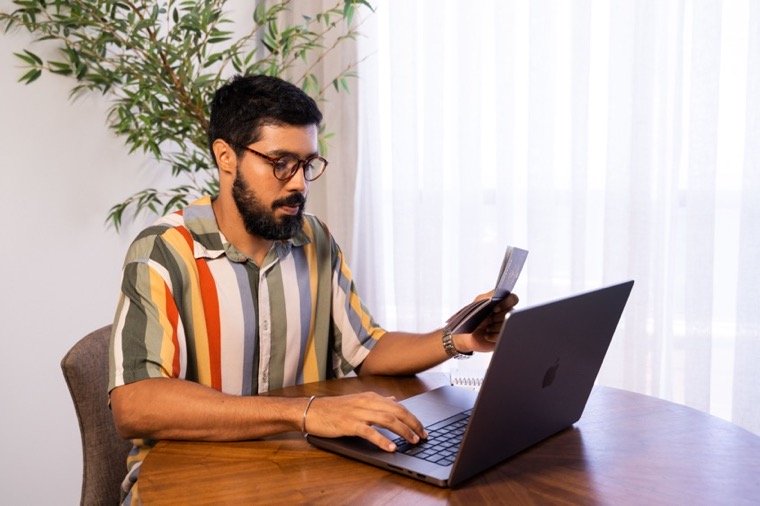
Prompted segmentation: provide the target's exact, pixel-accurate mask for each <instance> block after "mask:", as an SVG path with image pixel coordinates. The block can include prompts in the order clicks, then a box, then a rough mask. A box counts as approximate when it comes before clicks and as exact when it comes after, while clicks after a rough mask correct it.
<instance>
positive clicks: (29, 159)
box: [0, 1, 354, 504]
mask: <svg viewBox="0 0 760 506" xmlns="http://www.w3.org/2000/svg"><path fill="white" fill-rule="evenodd" d="M7 5H8V3H7V2H4V1H3V2H0V8H2V9H7V7H6V6H7ZM248 15H249V14H246V18H247V16H248ZM30 40H31V39H30V37H29V36H28V35H26V34H24V33H22V32H16V33H11V34H2V35H0V69H2V70H0V111H2V113H1V115H0V142H1V143H2V145H1V146H0V148H1V149H0V188H1V189H2V194H1V198H0V231H2V232H1V233H2V237H3V239H2V243H1V249H2V260H3V261H2V262H0V302H2V304H0V322H2V324H1V326H0V328H1V329H2V331H0V338H1V339H2V350H3V352H2V353H0V385H1V386H0V412H1V413H2V414H1V415H0V434H2V435H3V438H4V441H3V464H2V467H0V493H2V497H3V499H2V502H3V503H4V504H52V503H56V504H76V503H78V501H79V494H80V487H81V472H82V467H81V466H82V455H81V444H80V438H79V429H78V426H77V421H76V416H75V413H74V407H73V404H72V402H71V398H70V397H69V393H68V390H67V388H66V385H65V383H64V381H63V376H62V375H61V370H60V366H59V363H60V360H61V358H62V357H63V355H64V354H65V353H66V351H67V350H68V349H69V348H70V347H71V346H72V345H73V344H74V343H75V342H76V341H77V340H78V339H80V338H81V337H83V336H84V335H85V334H87V333H88V332H90V331H92V330H95V329H96V328H99V327H101V326H103V325H105V324H108V323H111V320H112V318H113V312H114V309H115V303H116V298H117V293H118V288H119V280H120V269H121V263H122V260H123V257H124V253H125V252H126V249H127V247H128V246H129V242H130V241H131V239H132V237H134V235H135V234H136V233H137V232H138V231H139V230H140V229H141V228H142V227H143V226H144V225H146V224H147V223H149V222H150V221H152V220H153V218H152V217H143V218H141V219H140V220H139V221H138V222H137V223H134V224H129V225H127V226H125V227H124V229H122V231H121V232H118V233H117V232H116V231H114V230H113V229H112V228H108V227H107V226H106V225H105V218H106V216H107V213H108V209H109V208H110V207H111V205H113V204H114V203H116V202H118V201H120V200H122V199H123V198H125V197H126V196H129V195H131V194H132V193H134V192H136V191H138V190H141V189H143V188H145V187H148V186H162V180H161V177H160V174H158V173H157V171H155V170H153V163H152V162H151V160H150V159H149V158H148V157H146V156H143V155H139V154H135V155H131V156H130V155H128V154H127V149H126V148H125V147H124V144H123V142H122V141H121V140H120V139H118V138H116V136H115V135H113V134H112V133H111V132H110V131H109V130H108V128H107V126H106V122H105V117H106V111H107V102H106V101H105V99H103V98H102V97H99V96H95V95H88V96H87V97H86V98H80V99H78V100H77V101H76V102H73V103H72V102H71V101H70V100H69V99H68V93H69V89H70V87H71V84H72V81H70V80H68V79H66V78H63V77H59V76H54V75H50V74H45V75H43V76H42V78H40V79H39V80H38V81H37V82H35V83H33V84H32V85H28V86H26V85H22V84H19V83H17V79H18V77H19V76H20V75H21V69H20V68H19V66H18V62H17V59H16V58H15V57H14V56H13V53H14V52H20V51H21V50H22V49H23V48H25V47H28V44H29V41H30ZM334 108H335V106H334ZM325 113H326V117H327V119H328V121H332V125H333V126H332V127H331V131H333V132H336V138H340V130H341V127H342V126H343V123H344V122H345V120H344V119H343V118H341V117H340V116H339V115H338V114H337V113H336V112H333V111H325ZM330 118H333V119H330ZM334 144H335V146H334V147H333V148H332V149H331V152H330V155H331V159H334V158H336V157H338V156H339V153H338V152H337V151H338V144H339V143H338V142H337V141H336V142H335V143H334ZM343 158H344V163H343V164H338V163H335V164H332V163H331V167H330V169H329V170H330V172H331V174H330V175H331V176H332V178H330V177H327V176H326V177H325V178H323V179H322V180H320V182H319V183H315V184H314V185H313V186H312V189H311V197H310V205H309V210H310V211H311V212H314V213H315V214H317V215H319V216H321V217H323V218H325V219H326V216H325V215H326V214H327V211H328V209H327V208H328V204H330V203H332V204H335V202H336V201H337V200H338V198H337V197H336V195H338V193H340V192H341V190H343V193H341V194H340V196H341V197H342V198H341V199H340V200H341V201H343V202H345V203H347V204H350V203H351V201H352V198H353V195H352V193H351V192H350V191H345V188H344V186H345V173H346V171H348V172H352V171H353V169H354V167H353V165H352V162H353V160H351V159H346V157H345V156H344V157H343ZM341 165H342V166H341ZM350 182H351V184H353V178H350ZM328 188H334V189H333V191H332V192H330V191H328ZM333 214H334V216H335V217H336V218H338V220H337V221H338V223H337V226H336V224H333V226H332V231H333V233H334V234H335V235H336V237H338V239H339V240H340V241H341V243H343V244H345V243H346V242H347V241H348V240H349V239H350V237H351V232H350V222H351V220H350V215H349V216H343V211H341V209H335V210H333ZM341 218H343V219H342V220H341ZM329 221H330V220H328V222H329ZM343 222H345V223H343Z"/></svg>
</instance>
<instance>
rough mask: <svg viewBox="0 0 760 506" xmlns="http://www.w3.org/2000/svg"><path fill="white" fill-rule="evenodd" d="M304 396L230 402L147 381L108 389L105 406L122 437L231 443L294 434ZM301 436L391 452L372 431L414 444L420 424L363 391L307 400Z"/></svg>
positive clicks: (421, 432)
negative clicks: (360, 442)
mask: <svg viewBox="0 0 760 506" xmlns="http://www.w3.org/2000/svg"><path fill="white" fill-rule="evenodd" d="M306 406H307V399H306V398H303V397H301V398H289V397H266V396H251V397H248V396H235V395H227V394H224V393H221V392H218V391H216V390H214V389H212V388H208V387H205V386H203V385H199V384H197V383H194V382H191V381H185V380H181V379H173V378H154V379H146V380H142V381H137V382H135V383H130V384H128V385H124V386H120V387H117V388H115V389H114V390H112V391H111V408H112V410H113V416H114V421H115V423H116V428H117V430H118V432H119V434H120V435H121V436H122V437H124V438H150V439H179V440H193V441H238V440H247V439H256V438H261V437H264V436H269V435H273V434H278V433H282V432H288V431H300V430H301V429H302V424H303V423H304V411H305V409H306ZM305 422H306V423H305V426H306V430H307V432H309V433H311V434H314V435H318V436H326V437H336V436H359V437H363V438H365V439H367V440H368V441H370V442H372V443H374V444H375V445H377V446H378V447H380V448H383V449H385V450H388V451H393V450H394V449H395V447H394V446H393V445H392V444H391V442H390V441H389V440H388V439H387V438H385V437H384V436H382V435H381V434H380V433H379V432H377V430H375V429H373V428H372V427H371V426H372V425H378V426H381V427H385V428H387V429H389V430H391V431H392V432H394V433H396V434H398V435H400V436H402V437H404V438H406V439H407V440H408V441H410V442H417V441H418V440H419V437H425V429H424V427H422V424H421V423H420V422H419V420H417V418H415V417H414V415H412V414H411V413H410V412H409V411H408V410H406V409H405V408H404V407H403V406H401V405H400V404H398V403H396V402H395V401H394V400H393V399H390V398H387V397H383V396H381V395H378V394H375V393H372V392H366V393H361V394H354V395H345V396H337V397H319V398H317V399H315V400H314V401H313V402H312V404H311V406H310V407H309V410H308V412H307V414H306V419H305Z"/></svg>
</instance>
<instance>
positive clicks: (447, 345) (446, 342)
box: [441, 327, 472, 360]
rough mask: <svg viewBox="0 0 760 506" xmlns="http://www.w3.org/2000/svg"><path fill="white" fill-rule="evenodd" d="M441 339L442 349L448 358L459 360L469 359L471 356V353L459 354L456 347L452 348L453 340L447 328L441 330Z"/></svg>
mask: <svg viewBox="0 0 760 506" xmlns="http://www.w3.org/2000/svg"><path fill="white" fill-rule="evenodd" d="M441 339H442V341H443V349H444V351H445V352H446V355H448V356H449V358H456V359H460V360H461V359H465V358H470V357H471V356H472V352H469V353H461V352H460V351H459V350H457V348H456V346H454V339H452V337H451V330H449V328H448V327H444V328H443V337H442V338H441Z"/></svg>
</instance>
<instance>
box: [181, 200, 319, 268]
mask: <svg viewBox="0 0 760 506" xmlns="http://www.w3.org/2000/svg"><path fill="white" fill-rule="evenodd" d="M182 214H183V219H184V222H185V227H186V228H187V229H188V230H189V231H190V234H192V236H193V256H194V257H195V258H196V259H198V258H219V257H220V256H222V255H227V258H229V259H230V260H231V261H233V262H241V263H242V262H246V261H248V260H249V258H248V257H247V256H246V255H245V254H243V253H241V252H240V251H239V250H238V249H237V248H236V247H235V246H234V245H233V244H232V243H231V242H229V241H228V240H227V238H226V237H224V234H222V231H221V230H219V225H218V224H217V222H216V215H214V208H213V207H212V206H211V197H210V196H208V195H206V196H204V197H201V198H199V199H198V200H196V201H195V202H193V203H191V204H190V205H189V206H187V207H186V208H185V209H184V210H183V211H182ZM309 242H311V241H310V240H309V237H308V236H307V235H306V233H305V232H304V231H303V228H301V229H300V230H298V231H297V232H296V233H295V235H293V237H291V238H290V239H286V240H283V241H276V242H275V243H274V245H273V250H274V253H275V254H276V255H277V258H278V259H279V260H282V259H283V258H285V257H286V256H287V255H288V254H290V250H291V248H293V247H300V246H303V245H305V244H308V243H309Z"/></svg>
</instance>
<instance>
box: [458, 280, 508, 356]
mask: <svg viewBox="0 0 760 506" xmlns="http://www.w3.org/2000/svg"><path fill="white" fill-rule="evenodd" d="M492 295H493V292H488V293H484V294H481V295H478V296H477V297H476V298H475V300H483V299H489V298H491V296H492ZM519 300H520V299H519V298H518V297H517V295H515V294H514V293H510V294H509V295H508V296H507V297H506V298H505V299H504V300H502V301H500V302H499V303H498V304H497V305H496V306H494V309H493V312H492V313H491V314H490V315H489V316H488V317H487V318H486V319H485V320H483V321H482V322H481V323H480V325H478V327H477V328H476V329H475V330H474V331H473V332H472V334H455V335H454V336H452V337H453V340H454V346H455V347H456V349H457V350H459V352H461V353H468V352H471V351H479V352H484V351H485V352H487V351H493V350H494V348H495V347H496V342H497V341H498V339H499V333H500V332H501V326H502V325H503V324H504V318H506V316H507V313H508V312H509V311H511V310H512V308H513V307H515V305H516V304H517V303H518V302H519Z"/></svg>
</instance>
